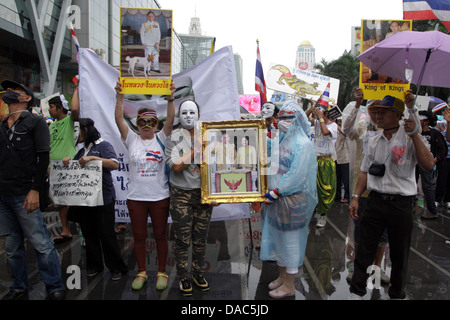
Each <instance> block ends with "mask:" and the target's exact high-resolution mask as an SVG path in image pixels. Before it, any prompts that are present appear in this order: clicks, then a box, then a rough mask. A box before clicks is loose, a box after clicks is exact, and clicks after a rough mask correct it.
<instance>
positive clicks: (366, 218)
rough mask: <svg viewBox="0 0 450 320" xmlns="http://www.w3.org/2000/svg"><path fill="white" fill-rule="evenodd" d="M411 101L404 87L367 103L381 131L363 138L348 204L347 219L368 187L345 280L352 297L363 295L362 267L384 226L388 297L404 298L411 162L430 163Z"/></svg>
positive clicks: (411, 206)
mask: <svg viewBox="0 0 450 320" xmlns="http://www.w3.org/2000/svg"><path fill="white" fill-rule="evenodd" d="M405 104H406V106H407V107H408V119H406V117H405V118H404V119H403V124H402V125H401V122H400V121H401V119H402V115H403V111H404V110H405ZM413 105H414V95H413V94H412V93H411V92H408V93H407V94H406V95H405V103H403V101H401V100H400V99H398V98H395V97H392V96H385V97H384V98H383V100H382V101H381V102H380V103H379V104H378V105H372V106H370V107H369V112H373V113H374V114H375V118H376V125H377V127H378V128H381V129H383V134H380V135H377V136H375V137H374V138H372V139H371V140H369V144H368V148H367V153H366V155H365V157H364V160H363V163H362V165H361V173H360V175H359V177H358V180H357V182H356V187H355V194H353V196H352V201H351V204H350V207H349V211H350V216H351V218H352V219H356V218H358V198H359V196H360V195H361V194H362V193H363V192H364V190H366V189H368V190H371V192H370V196H369V200H368V203H367V206H366V210H365V211H364V212H363V213H362V215H361V239H360V243H359V246H358V251H357V252H356V258H355V270H354V275H353V278H352V282H351V285H350V292H351V293H352V296H351V298H352V299H361V298H362V296H364V295H365V294H366V287H367V284H366V283H367V278H368V276H369V274H368V273H367V270H368V267H370V266H371V265H372V264H373V261H374V258H375V254H376V251H377V247H378V243H379V240H380V237H381V235H382V233H383V231H384V230H385V229H387V232H388V237H389V247H390V258H391V262H392V270H391V286H390V288H389V292H388V293H389V297H390V298H391V299H404V298H405V297H406V294H405V291H404V287H405V282H406V271H407V266H408V256H409V247H410V243H411V233H412V228H413V214H414V197H415V195H416V193H417V185H416V179H415V165H416V164H419V165H420V166H421V167H422V168H423V169H424V170H431V169H432V168H433V167H434V165H435V160H434V158H433V155H432V154H431V152H430V151H429V149H428V147H427V142H426V140H425V139H424V138H423V136H422V135H421V134H420V131H421V129H420V125H419V123H420V121H419V120H418V115H417V110H416V109H415V108H413Z"/></svg>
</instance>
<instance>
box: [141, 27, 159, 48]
mask: <svg viewBox="0 0 450 320" xmlns="http://www.w3.org/2000/svg"><path fill="white" fill-rule="evenodd" d="M160 40H161V29H160V28H159V23H158V22H156V21H152V22H150V21H146V22H144V23H143V24H142V26H141V42H142V44H145V45H146V46H150V47H153V46H155V43H158V44H159V41H160Z"/></svg>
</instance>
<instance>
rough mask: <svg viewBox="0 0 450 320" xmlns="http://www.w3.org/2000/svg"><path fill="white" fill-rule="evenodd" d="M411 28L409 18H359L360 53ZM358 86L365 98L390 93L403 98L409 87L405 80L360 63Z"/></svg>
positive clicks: (375, 97) (381, 97) (377, 97)
mask: <svg viewBox="0 0 450 320" xmlns="http://www.w3.org/2000/svg"><path fill="white" fill-rule="evenodd" d="M409 30H411V20H361V53H362V52H364V51H366V50H367V49H369V48H370V47H372V46H374V45H375V44H377V43H378V42H380V41H382V40H384V39H386V38H387V37H389V36H391V35H392V34H394V33H397V32H401V31H409ZM359 87H360V88H361V89H362V90H363V92H364V98H365V99H379V100H381V99H383V98H384V96H386V95H391V96H394V97H396V98H399V99H401V100H403V99H404V98H405V92H406V91H407V90H409V89H410V84H409V83H408V82H406V81H403V80H399V79H394V78H391V77H387V76H385V75H382V74H378V73H376V72H374V71H372V70H371V69H370V68H369V67H367V66H366V65H364V64H363V63H360V71H359Z"/></svg>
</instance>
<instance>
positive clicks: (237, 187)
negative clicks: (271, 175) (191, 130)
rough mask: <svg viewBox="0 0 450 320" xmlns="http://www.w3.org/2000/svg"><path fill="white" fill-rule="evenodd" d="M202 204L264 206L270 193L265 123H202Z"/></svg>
mask: <svg viewBox="0 0 450 320" xmlns="http://www.w3.org/2000/svg"><path fill="white" fill-rule="evenodd" d="M201 134H202V138H203V146H202V149H203V150H202V151H203V158H202V162H201V180H202V183H201V189H202V190H201V192H202V202H203V203H210V202H211V201H216V202H217V203H238V202H262V201H264V198H263V195H264V194H265V193H266V192H267V189H268V186H267V174H266V169H267V147H266V136H267V131H266V125H265V122H264V120H239V121H209V122H202V123H201Z"/></svg>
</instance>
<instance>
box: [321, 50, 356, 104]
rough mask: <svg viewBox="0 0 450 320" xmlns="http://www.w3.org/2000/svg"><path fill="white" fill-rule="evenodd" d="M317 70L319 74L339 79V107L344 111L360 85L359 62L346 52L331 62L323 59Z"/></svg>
mask: <svg viewBox="0 0 450 320" xmlns="http://www.w3.org/2000/svg"><path fill="white" fill-rule="evenodd" d="M316 68H317V70H318V73H319V74H322V75H325V76H328V77H332V78H335V79H339V81H340V83H339V95H338V106H339V109H341V110H344V108H345V106H346V105H347V104H348V103H349V102H350V101H351V100H352V99H353V92H354V90H355V89H356V88H357V87H358V85H359V61H358V60H357V59H355V57H354V56H353V55H352V54H351V53H349V52H344V54H343V55H342V56H340V57H339V58H338V59H336V60H333V61H330V62H327V61H325V59H322V61H321V62H320V63H319V64H317V65H316Z"/></svg>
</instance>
